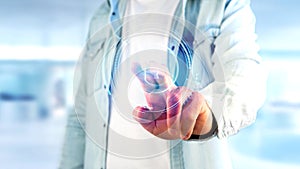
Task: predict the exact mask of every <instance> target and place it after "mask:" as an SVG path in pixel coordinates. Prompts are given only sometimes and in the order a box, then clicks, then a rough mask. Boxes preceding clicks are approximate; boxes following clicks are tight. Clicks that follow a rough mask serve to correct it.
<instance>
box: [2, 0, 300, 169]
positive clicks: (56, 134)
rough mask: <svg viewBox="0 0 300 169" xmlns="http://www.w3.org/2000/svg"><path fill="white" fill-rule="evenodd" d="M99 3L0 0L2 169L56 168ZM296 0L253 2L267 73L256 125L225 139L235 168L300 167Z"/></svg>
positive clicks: (299, 59) (298, 3)
mask: <svg viewBox="0 0 300 169" xmlns="http://www.w3.org/2000/svg"><path fill="white" fill-rule="evenodd" d="M101 2H102V0H98V1H96V0H85V1H80V0H64V1H60V0H52V1H46V0H22V1H20V0H0V21H1V22H0V168H1V169H19V168H23V169H36V168H43V169H48V168H49V169H53V168H57V166H58V163H59V159H60V153H61V152H60V151H61V147H62V143H63V136H64V127H65V125H66V116H67V114H68V112H69V111H70V110H71V108H72V105H73V98H72V97H73V93H72V80H73V71H74V66H75V63H76V60H77V59H78V57H79V55H80V52H81V48H82V47H83V45H84V42H85V37H86V34H87V29H88V22H89V18H90V17H91V16H92V14H93V11H94V10H95V9H96V8H97V6H98V5H99V4H100V3H101ZM299 6H300V1H297V0H288V1H282V0H272V1H269V0H252V7H253V10H254V13H255V15H256V17H257V34H258V43H259V45H260V47H261V51H260V54H261V55H262V57H263V58H264V60H265V62H266V65H267V68H268V70H269V77H268V88H267V89H268V90H267V92H268V93H267V100H266V103H265V105H264V106H263V107H262V109H261V110H260V112H259V114H258V117H257V121H256V123H255V124H254V125H252V126H251V127H248V128H246V129H243V130H241V131H240V133H239V134H238V135H236V136H233V137H231V138H230V139H229V144H230V150H231V152H232V162H233V165H234V167H235V169H253V168H255V169H265V168H272V169H277V168H278V169H279V168H280V169H282V168H288V169H294V168H300V145H299V143H300V122H299V120H300V97H299V96H300V79H299V75H298V74H299V72H300V46H299V44H300V33H299V30H300V18H299V17H298V16H300V11H299V9H298V7H299Z"/></svg>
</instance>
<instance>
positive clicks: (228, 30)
mask: <svg viewBox="0 0 300 169" xmlns="http://www.w3.org/2000/svg"><path fill="white" fill-rule="evenodd" d="M213 45H214V53H213V55H212V58H211V60H212V65H213V67H212V72H213V75H214V79H215V80H214V81H213V82H212V83H211V84H209V85H208V86H207V87H206V88H204V89H203V90H202V91H201V92H202V93H203V95H204V96H205V97H206V98H207V101H208V103H209V105H210V107H211V109H212V111H213V113H214V116H215V118H216V120H217V123H218V133H217V136H218V138H225V137H228V136H230V135H233V134H236V133H237V132H238V131H239V130H240V129H241V128H244V127H246V126H248V125H250V124H251V123H253V122H254V121H255V119H256V114H257V111H258V109H259V108H260V107H261V106H262V104H263V102H264V100H265V79H266V78H265V72H266V71H265V70H264V66H263V63H262V59H261V57H260V56H259V55H258V50H259V47H258V45H257V44H256V34H255V16H254V14H253V12H252V10H251V8H250V1H249V0H231V1H228V2H227V3H226V5H225V11H224V17H223V20H222V23H221V26H220V34H219V36H217V37H216V39H215V41H214V44H213Z"/></svg>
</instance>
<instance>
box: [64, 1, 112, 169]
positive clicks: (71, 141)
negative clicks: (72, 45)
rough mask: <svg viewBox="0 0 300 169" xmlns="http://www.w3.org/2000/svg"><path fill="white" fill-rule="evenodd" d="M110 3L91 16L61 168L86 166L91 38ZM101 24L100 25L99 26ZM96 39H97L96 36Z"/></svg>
mask: <svg viewBox="0 0 300 169" xmlns="http://www.w3.org/2000/svg"><path fill="white" fill-rule="evenodd" d="M108 9H109V8H108V3H107V2H106V1H105V2H102V4H101V5H100V6H99V7H98V9H97V10H96V11H95V13H94V15H93V17H92V18H91V21H90V25H89V31H88V35H87V39H86V42H87V45H85V47H84V49H83V51H82V55H81V57H80V58H79V61H78V63H77V65H76V69H75V74H74V83H73V84H74V86H73V91H74V96H75V103H74V109H72V111H71V112H70V113H69V115H68V121H67V126H66V132H65V138H64V145H63V148H62V157H61V160H60V164H59V168H60V169H68V168H72V169H82V168H84V159H85V151H86V150H85V147H86V140H85V139H86V133H85V123H86V110H87V96H88V84H87V81H88V79H87V76H88V74H87V72H89V67H90V65H89V64H90V63H89V61H88V60H89V57H90V56H89V53H91V52H90V50H91V49H90V48H91V44H90V43H89V42H90V39H91V37H92V36H94V34H95V32H96V31H97V30H99V28H100V26H103V25H101V22H104V21H103V20H102V19H105V18H107V16H106V15H107V13H108ZM99 18H100V19H99ZM99 25H100V26H99ZM94 39H97V37H96V38H94Z"/></svg>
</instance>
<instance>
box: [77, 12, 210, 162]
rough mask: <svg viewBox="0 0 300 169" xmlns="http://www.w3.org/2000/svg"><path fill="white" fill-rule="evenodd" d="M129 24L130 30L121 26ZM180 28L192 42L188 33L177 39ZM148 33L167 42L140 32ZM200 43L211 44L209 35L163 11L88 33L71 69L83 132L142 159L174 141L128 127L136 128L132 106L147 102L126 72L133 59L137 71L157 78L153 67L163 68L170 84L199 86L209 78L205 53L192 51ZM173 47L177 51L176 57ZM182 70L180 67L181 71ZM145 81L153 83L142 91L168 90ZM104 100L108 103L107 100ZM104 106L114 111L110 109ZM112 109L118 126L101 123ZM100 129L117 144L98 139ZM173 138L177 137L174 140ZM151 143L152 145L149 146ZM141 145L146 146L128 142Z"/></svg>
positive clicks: (120, 153) (133, 77)
mask: <svg viewBox="0 0 300 169" xmlns="http://www.w3.org/2000/svg"><path fill="white" fill-rule="evenodd" d="M170 20H171V21H172V25H171V28H170V29H166V28H165V23H166V22H167V21H170ZM132 25H134V27H133V28H132V27H131V29H130V30H131V31H132V32H126V30H124V29H123V28H124V27H128V26H132ZM173 28H175V29H173ZM184 30H185V31H189V32H190V33H191V35H192V36H193V37H194V41H193V43H190V42H189V39H182V34H183V31H184ZM125 35H126V36H125ZM148 36H150V37H154V38H157V39H163V40H166V39H167V45H166V46H165V48H164V49H161V48H160V46H161V42H160V41H157V44H156V43H148V42H147V38H145V37H148ZM143 38H144V39H143ZM132 39H136V40H139V41H138V42H140V44H141V45H142V46H147V48H146V49H142V50H137V51H135V52H132V51H130V50H132V49H131V48H132V44H131V43H132V42H133V40H132ZM204 43H208V44H211V40H210V39H209V38H208V37H207V36H206V35H205V34H204V33H202V32H201V30H199V29H197V28H196V27H195V26H194V25H192V24H190V23H189V22H187V21H183V20H181V19H179V18H176V17H173V16H169V15H164V14H142V15H134V16H129V17H126V18H122V19H120V20H116V21H114V22H112V23H110V24H109V25H105V26H103V27H102V28H101V29H99V30H98V31H96V33H94V34H93V35H92V36H91V37H90V39H88V41H87V43H86V45H85V48H84V50H83V52H82V54H81V57H80V59H79V61H78V63H77V66H76V70H75V75H74V96H75V111H76V113H77V117H78V119H79V122H80V124H81V125H82V127H83V129H84V130H85V133H86V135H87V136H88V137H89V138H90V139H91V140H92V141H93V142H94V143H95V144H96V145H97V146H98V147H99V148H102V149H105V150H106V151H108V152H109V153H111V154H113V155H116V156H119V157H122V158H130V159H144V158H151V157H156V156H159V155H162V154H165V153H168V152H169V150H170V149H171V148H172V147H174V146H176V145H177V144H172V146H170V142H169V141H168V140H163V139H159V138H157V137H156V136H153V135H151V134H150V133H147V131H146V130H144V132H145V133H132V132H131V131H130V129H133V130H135V127H136V128H141V126H140V124H139V123H138V122H137V121H135V120H134V119H133V117H132V110H133V109H134V108H135V106H137V105H140V106H147V103H146V102H145V101H146V100H145V99H144V98H143V90H141V88H138V87H137V86H138V85H139V80H137V77H136V75H135V74H133V73H132V72H131V65H132V64H133V63H134V62H138V63H139V64H140V65H141V67H142V69H141V72H147V73H149V72H150V73H151V75H153V77H156V78H158V79H159V78H160V77H158V75H159V73H164V74H169V75H170V79H171V81H172V83H173V84H174V85H175V86H176V85H179V84H180V86H186V87H187V88H189V89H190V90H196V91H199V90H201V89H203V88H204V87H206V86H207V85H208V84H209V83H211V82H212V80H213V78H212V75H211V73H210V72H209V71H208V68H207V59H206V58H203V54H202V53H201V52H200V53H198V52H197V51H198V50H193V49H195V48H196V47H199V46H201V45H202V44H204ZM135 44H137V43H135ZM191 44H192V45H193V46H191ZM206 50H207V49H206ZM178 51H180V52H181V53H182V56H183V57H181V58H179V57H178ZM182 72H185V73H184V75H182ZM122 78H124V79H122ZM179 81H180V82H179ZM145 82H146V83H147V84H148V85H149V86H153V88H154V89H153V90H151V91H147V92H148V93H152V94H157V95H164V93H165V92H167V91H168V90H169V88H168V87H163V86H167V85H166V84H164V83H161V84H155V83H152V81H149V80H147V79H145ZM187 95H188V93H187ZM182 99H186V98H182ZM180 101H182V100H180ZM109 103H112V105H111V106H109ZM176 104H177V103H176ZM110 111H113V113H114V114H113V115H112V114H110ZM158 111H163V110H158ZM115 115H118V118H119V121H120V122H122V124H123V123H124V126H123V127H122V125H121V123H120V126H121V127H120V126H118V125H114V124H113V122H112V121H111V122H112V124H109V125H108V124H107V121H108V122H109V120H108V119H110V118H111V117H112V116H113V117H115ZM110 120H111V119H110ZM112 120H115V119H112ZM125 124H126V125H125ZM103 126H108V128H109V129H108V130H106V129H103V128H104V127H103ZM128 126H131V128H130V127H128ZM103 131H105V132H107V131H108V136H107V137H109V138H114V140H115V141H114V142H113V143H114V144H116V145H117V146H112V147H110V146H107V143H106V142H105V141H103V140H105V139H104V138H105V137H106V135H105V133H101V132H103ZM137 131H138V132H140V131H141V130H140V129H138V130H137ZM101 134H103V137H104V138H102V139H101V137H100V136H99V135H101ZM175 142H176V143H179V142H180V140H176V141H175ZM119 144H120V146H118V145H119ZM121 145H126V146H125V147H122V146H121ZM151 145H154V147H156V148H150V149H149V147H151ZM157 145H163V146H157ZM145 146H146V149H139V148H132V147H145ZM147 146H148V148H147ZM145 150H147V151H145Z"/></svg>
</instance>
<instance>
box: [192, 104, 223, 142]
mask: <svg viewBox="0 0 300 169" xmlns="http://www.w3.org/2000/svg"><path fill="white" fill-rule="evenodd" d="M201 116H202V117H201ZM199 119H201V120H199ZM197 121H202V122H201V123H202V125H195V128H194V130H193V132H192V135H191V136H190V137H189V139H188V140H206V139H209V138H211V137H214V136H215V135H216V132H217V127H218V126H217V121H216V119H215V116H214V114H213V112H212V111H211V109H210V107H209V105H208V104H207V102H206V101H204V104H203V108H202V111H201V112H200V114H199V116H198V118H197ZM199 126H202V127H199Z"/></svg>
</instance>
